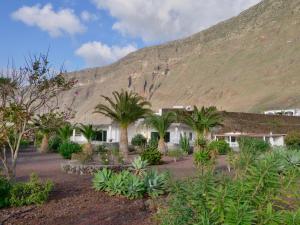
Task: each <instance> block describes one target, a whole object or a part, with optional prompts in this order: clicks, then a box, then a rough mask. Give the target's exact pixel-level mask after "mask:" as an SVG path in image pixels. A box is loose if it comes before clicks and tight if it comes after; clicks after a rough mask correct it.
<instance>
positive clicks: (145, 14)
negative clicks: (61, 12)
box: [92, 0, 261, 42]
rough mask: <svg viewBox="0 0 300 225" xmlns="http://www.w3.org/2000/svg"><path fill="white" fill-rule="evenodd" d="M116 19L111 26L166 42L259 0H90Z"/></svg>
mask: <svg viewBox="0 0 300 225" xmlns="http://www.w3.org/2000/svg"><path fill="white" fill-rule="evenodd" d="M92 1H93V2H94V3H95V4H96V6H97V7H98V8H99V9H105V10H108V11H109V12H110V14H111V15H112V16H113V17H114V18H116V20H117V22H116V23H115V24H114V25H113V29H115V30H118V31H119V32H121V33H122V34H123V35H130V36H133V37H141V38H142V39H143V40H144V41H146V42H153V41H155V42H156V41H168V40H173V39H177V38H181V37H185V36H188V35H191V34H193V33H195V32H198V31H200V30H203V29H205V28H208V27H209V26H211V25H213V24H215V23H217V22H220V21H222V20H225V19H227V18H230V17H232V16H235V15H237V14H238V13H240V12H241V11H242V10H244V9H247V8H248V7H250V6H252V5H254V4H256V3H258V2H260V1H261V0H151V1H149V0H126V1H124V0H92Z"/></svg>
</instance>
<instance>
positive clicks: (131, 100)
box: [95, 90, 151, 161]
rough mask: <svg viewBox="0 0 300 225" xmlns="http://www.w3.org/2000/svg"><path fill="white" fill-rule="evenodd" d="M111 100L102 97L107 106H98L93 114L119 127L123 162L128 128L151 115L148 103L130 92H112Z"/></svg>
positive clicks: (125, 156)
mask: <svg viewBox="0 0 300 225" xmlns="http://www.w3.org/2000/svg"><path fill="white" fill-rule="evenodd" d="M112 94H113V98H109V97H107V96H102V97H103V98H104V100H105V101H106V102H107V103H108V104H102V103H101V104H99V105H97V106H96V107H95V113H100V114H102V115H104V116H107V117H109V118H111V119H112V120H113V121H115V122H116V123H118V124H119V126H120V136H121V138H120V151H121V152H122V154H123V157H124V159H125V161H128V133H127V132H128V131H127V129H128V126H129V125H130V124H132V123H133V122H135V121H136V120H138V119H140V118H143V117H144V116H145V115H147V114H149V113H151V109H150V108H149V107H150V106H151V104H150V102H148V101H146V100H145V99H144V98H143V97H142V96H140V95H138V94H137V93H134V92H132V91H130V92H128V91H124V90H121V92H117V91H114V92H113V93H112Z"/></svg>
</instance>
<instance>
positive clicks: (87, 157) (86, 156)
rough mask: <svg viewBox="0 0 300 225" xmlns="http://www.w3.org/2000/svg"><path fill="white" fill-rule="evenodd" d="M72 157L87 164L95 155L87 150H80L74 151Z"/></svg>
mask: <svg viewBox="0 0 300 225" xmlns="http://www.w3.org/2000/svg"><path fill="white" fill-rule="evenodd" d="M71 159H72V160H78V161H79V162H80V163H82V164H86V163H90V162H92V161H93V155H91V154H87V153H86V152H78V153H73V154H72V156H71Z"/></svg>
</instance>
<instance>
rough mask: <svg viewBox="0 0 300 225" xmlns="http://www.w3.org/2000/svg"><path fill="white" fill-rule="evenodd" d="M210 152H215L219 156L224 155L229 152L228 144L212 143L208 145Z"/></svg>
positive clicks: (223, 141) (222, 142)
mask: <svg viewBox="0 0 300 225" xmlns="http://www.w3.org/2000/svg"><path fill="white" fill-rule="evenodd" d="M208 148H209V150H211V151H216V152H217V153H218V154H220V155H225V154H227V153H228V152H230V151H231V148H230V146H229V144H228V143H227V142H226V141H225V140H219V141H212V142H210V143H209V144H208Z"/></svg>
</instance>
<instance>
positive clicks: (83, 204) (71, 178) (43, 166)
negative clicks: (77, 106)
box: [0, 151, 225, 225]
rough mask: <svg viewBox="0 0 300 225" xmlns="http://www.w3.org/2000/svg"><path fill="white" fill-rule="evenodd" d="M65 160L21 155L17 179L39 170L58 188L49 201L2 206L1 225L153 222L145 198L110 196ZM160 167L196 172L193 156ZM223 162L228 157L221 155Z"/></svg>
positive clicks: (180, 174) (184, 173) (145, 224)
mask: <svg viewBox="0 0 300 225" xmlns="http://www.w3.org/2000/svg"><path fill="white" fill-rule="evenodd" d="M63 161H64V160H63V159H62V158H61V157H60V156H59V155H58V154H53V153H51V154H39V153H37V152H34V151H27V152H23V153H21V155H20V159H19V162H18V168H17V179H18V180H27V179H28V176H29V175H30V174H31V173H32V172H35V173H37V174H38V175H39V176H40V177H41V178H42V179H51V180H53V182H54V183H55V188H54V191H53V192H52V194H51V196H50V199H49V201H48V202H47V203H45V204H43V205H40V206H27V207H18V208H8V209H2V210H0V225H8V224H13V225H19V224H20V225H25V224H26V225H27V224H30V225H35V224H41V225H42V224H43V225H52V224H53V225H54V224H55V225H69V224H72V225H98V224H99V225H102V224H103V225H125V224H126V225H151V224H154V223H153V222H152V221H151V212H150V211H149V210H148V209H147V207H146V206H145V201H146V200H145V199H143V200H137V201H129V200H127V199H125V198H116V197H110V196H108V195H106V194H104V193H101V192H95V191H93V190H92V189H91V176H79V175H70V174H65V173H63V172H62V171H61V169H60V163H61V162H63ZM164 161H165V164H163V165H160V166H157V168H158V169H159V170H161V171H162V170H169V171H170V172H171V174H172V175H173V177H174V178H176V179H177V178H179V179H180V178H185V177H187V176H193V175H195V174H196V169H195V168H194V166H193V161H192V157H191V156H189V157H187V158H185V159H183V160H180V161H178V162H176V163H175V162H173V160H172V159H171V158H164ZM218 164H219V165H220V166H222V167H224V166H225V160H224V159H223V158H221V159H219V163H218Z"/></svg>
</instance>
